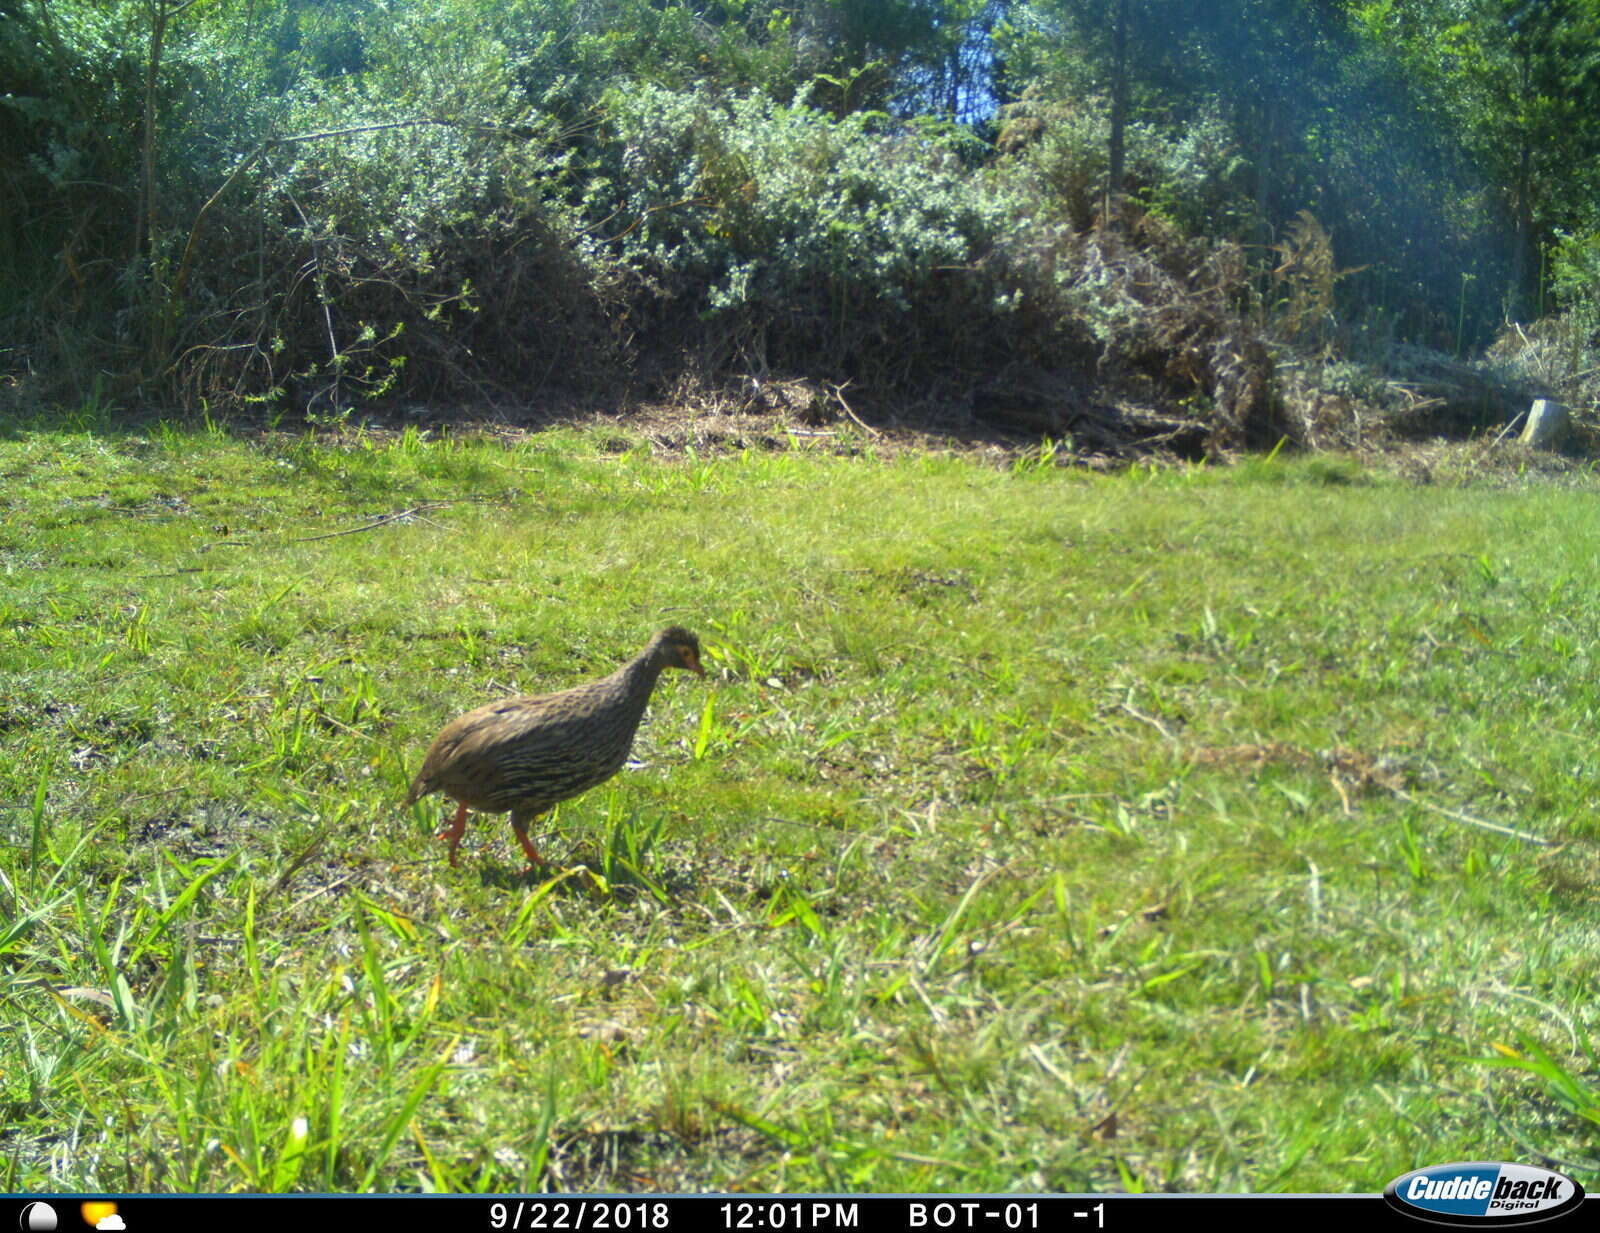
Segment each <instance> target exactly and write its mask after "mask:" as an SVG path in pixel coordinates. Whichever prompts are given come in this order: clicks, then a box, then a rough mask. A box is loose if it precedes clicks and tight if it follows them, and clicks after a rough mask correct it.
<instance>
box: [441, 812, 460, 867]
mask: <svg viewBox="0 0 1600 1233" xmlns="http://www.w3.org/2000/svg"><path fill="white" fill-rule="evenodd" d="M466 829H467V807H466V806H465V805H462V806H461V807H460V808H459V809H457V810H456V816H455V817H453V818H451V819H450V821H449V822H447V823H446V824H445V828H444V830H442V831H440V832H439V834H438V835H437V836H435V838H438V839H443V840H444V841H445V842H446V843H448V844H449V845H450V863H451V864H452V865H454V864H455V863H456V849H457V848H459V847H460V846H461V835H462V833H463V832H464V831H465V830H466Z"/></svg>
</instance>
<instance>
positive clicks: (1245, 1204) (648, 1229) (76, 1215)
mask: <svg viewBox="0 0 1600 1233" xmlns="http://www.w3.org/2000/svg"><path fill="white" fill-rule="evenodd" d="M1588 1202H1589V1200H1588V1199H1585V1200H1584V1202H1583V1206H1580V1207H1579V1208H1578V1209H1577V1210H1575V1211H1572V1212H1570V1213H1567V1214H1564V1215H1562V1216H1559V1217H1557V1218H1556V1219H1554V1220H1551V1221H1547V1222H1545V1223H1544V1224H1543V1225H1542V1226H1541V1227H1542V1228H1543V1229H1548V1230H1555V1229H1557V1228H1562V1227H1566V1226H1572V1227H1578V1226H1579V1225H1583V1224H1587V1223H1590V1222H1592V1221H1593V1217H1594V1213H1593V1212H1592V1211H1591V1212H1590V1216H1589V1218H1588V1220H1587V1221H1586V1219H1585V1217H1584V1216H1583V1211H1584V1209H1585V1207H1587V1204H1588ZM0 1209H4V1210H0V1233H8V1231H9V1230H13V1229H14V1230H18V1231H19V1233H90V1230H94V1231H95V1233H189V1231H190V1230H203V1231H205V1233H254V1231H255V1230H271V1231H272V1233H315V1231H320V1230H334V1231H335V1233H410V1231H412V1230H417V1231H419V1233H420V1231H423V1230H426V1231H427V1233H591V1231H594V1233H668V1231H669V1230H670V1231H676V1233H683V1231H685V1230H693V1231H695V1233H701V1231H705V1230H710V1231H715V1233H812V1231H813V1230H815V1231H817V1233H957V1231H959V1233H965V1231H966V1230H973V1229H977V1230H992V1231H993V1233H1032V1231H1033V1230H1050V1231H1052V1233H1056V1231H1061V1230H1066V1231H1069V1233H1075V1231H1079V1230H1081V1233H1100V1231H1101V1230H1106V1231H1107V1233H1139V1231H1143V1230H1160V1231H1161V1233H1169V1231H1181V1230H1185V1229H1188V1228H1195V1229H1199V1228H1203V1227H1206V1226H1212V1225H1215V1226H1216V1227H1218V1228H1221V1229H1225V1230H1226V1229H1266V1228H1272V1229H1286V1230H1289V1231H1290V1233H1312V1230H1315V1229H1323V1228H1327V1229H1341V1230H1344V1229H1354V1230H1356V1231H1357V1233H1373V1231H1374V1230H1381V1229H1408V1230H1412V1231H1413V1233H1422V1231H1423V1230H1425V1229H1426V1227H1427V1225H1426V1224H1425V1223H1424V1222H1422V1221H1419V1220H1417V1219H1415V1218H1412V1217H1408V1216H1406V1215H1404V1214H1402V1213H1399V1212H1396V1211H1395V1210H1393V1209H1392V1208H1391V1207H1390V1206H1389V1205H1387V1204H1386V1203H1385V1202H1384V1201H1383V1199H1382V1197H1381V1196H1379V1195H1259V1196H1238V1195H1126V1194H1117V1195H1015V1194H992V1195H933V1194H925V1195H748V1194H721V1195H660V1196H657V1195H589V1196H575V1195H62V1194H40V1195H9V1196H5V1197H4V1201H3V1203H0ZM1472 1223H1475V1224H1477V1225H1479V1226H1481V1225H1483V1224H1493V1223H1494V1222H1493V1221H1477V1222H1472ZM1462 1227H1471V1226H1470V1224H1469V1225H1466V1226H1462Z"/></svg>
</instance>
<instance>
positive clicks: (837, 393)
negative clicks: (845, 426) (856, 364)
mask: <svg viewBox="0 0 1600 1233" xmlns="http://www.w3.org/2000/svg"><path fill="white" fill-rule="evenodd" d="M849 384H850V383H849V382H848V381H846V382H845V383H844V385H849ZM844 385H836V386H834V387H833V396H834V397H835V398H837V399H838V400H839V405H840V406H841V407H843V408H844V413H845V414H846V415H848V416H849V417H850V418H851V419H852V420H854V421H855V424H856V427H858V428H860V429H861V430H862V431H863V432H865V433H868V434H870V435H871V436H874V437H878V436H882V435H883V434H882V433H880V432H879V431H878V430H877V429H876V428H874V427H873V426H872V425H871V424H869V423H867V422H866V421H865V420H863V419H862V418H861V417H860V416H859V415H857V414H856V413H855V411H853V410H852V409H851V407H850V404H849V403H847V402H846V401H845V400H844Z"/></svg>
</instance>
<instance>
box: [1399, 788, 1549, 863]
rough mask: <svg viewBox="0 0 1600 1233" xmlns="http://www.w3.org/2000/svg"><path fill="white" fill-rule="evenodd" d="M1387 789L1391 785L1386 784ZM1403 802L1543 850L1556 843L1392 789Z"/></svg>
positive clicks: (1403, 790)
mask: <svg viewBox="0 0 1600 1233" xmlns="http://www.w3.org/2000/svg"><path fill="white" fill-rule="evenodd" d="M1384 786H1385V787H1389V785H1387V784H1385V785H1384ZM1389 791H1391V792H1393V793H1394V794H1395V795H1396V796H1398V797H1399V798H1400V799H1401V800H1403V801H1406V802H1409V803H1410V804H1412V805H1420V806H1422V808H1424V809H1431V810H1432V811H1433V812H1434V813H1436V814H1440V815H1442V816H1443V817H1446V818H1450V819H1451V820H1452V821H1455V822H1465V823H1466V824H1467V825H1468V826H1478V827H1482V828H1483V829H1484V830H1486V831H1495V832H1496V833H1498V834H1501V835H1510V836H1511V837H1512V838H1513V839H1520V840H1522V841H1523V842H1524V843H1534V844H1538V845H1539V846H1540V847H1541V848H1553V847H1555V846H1556V842H1555V840H1553V839H1544V838H1541V837H1540V836H1538V835H1530V834H1529V833H1528V832H1527V831H1519V830H1515V829H1513V828H1512V827H1509V826H1501V825H1500V824H1499V823H1498V822H1485V821H1484V820H1483V819H1482V818H1474V817H1473V816H1472V815H1471V814H1470V813H1462V812H1461V811H1460V810H1459V809H1447V808H1445V807H1444V806H1443V805H1435V804H1434V803H1433V802H1432V801H1425V800H1423V799H1422V798H1421V797H1416V796H1412V795H1411V793H1409V792H1407V791H1406V790H1405V789H1404V788H1393V787H1390V788H1389Z"/></svg>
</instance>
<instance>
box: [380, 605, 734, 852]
mask: <svg viewBox="0 0 1600 1233" xmlns="http://www.w3.org/2000/svg"><path fill="white" fill-rule="evenodd" d="M666 668H683V669H686V670H687V671H690V672H694V673H698V674H699V675H701V676H704V675H705V669H703V668H702V667H701V666H700V640H699V639H698V638H696V637H695V636H694V635H693V634H692V633H690V632H689V631H688V630H686V629H683V628H681V627H680V626H676V625H674V626H673V627H671V628H670V629H664V630H662V631H661V632H660V633H659V634H657V635H656V636H655V637H654V638H652V639H651V640H650V645H649V646H647V647H645V649H644V650H643V651H641V652H640V653H639V655H638V656H637V657H636V658H634V659H632V660H630V661H629V662H628V663H626V664H624V665H623V666H622V667H620V668H618V669H617V670H616V671H615V672H613V673H612V674H611V675H610V676H608V677H606V678H605V679H604V680H599V681H592V682H590V683H589V684H587V685H577V686H574V687H573V688H572V689H565V690H562V691H561V692H560V693H555V694H544V695H541V696H539V697H521V698H506V699H504V700H502V701H500V702H491V703H489V705H487V706H480V707H479V708H478V709H477V710H475V711H468V712H467V713H466V714H465V715H463V716H461V717H460V718H459V719H455V720H452V721H451V722H450V723H448V724H446V725H445V727H444V730H443V731H441V732H440V733H439V735H438V736H437V737H435V738H434V741H433V744H432V745H431V746H430V747H429V749H428V754H427V757H426V758H424V759H423V762H422V770H421V771H420V772H419V773H418V775H417V777H416V779H415V780H414V781H413V782H412V784H411V791H410V793H409V794H408V795H407V796H406V801H405V803H406V804H407V805H408V806H409V805H413V804H415V803H416V802H417V801H419V800H421V799H422V798H423V797H425V796H427V795H429V794H430V793H433V792H443V793H444V794H445V795H446V796H448V797H452V798H453V799H454V800H455V801H456V802H457V804H458V806H459V807H458V808H457V810H456V814H455V817H454V818H452V819H451V821H450V823H449V824H448V825H447V826H446V827H445V829H444V830H442V831H440V832H439V838H441V839H443V840H445V841H446V842H447V843H448V844H449V845H450V863H451V864H452V865H453V864H455V863H456V848H457V847H458V846H460V843H461V835H462V832H463V831H465V830H466V826H467V811H468V810H469V809H475V810H477V811H478V812H479V813H504V812H506V811H507V810H508V809H509V810H510V811H511V827H512V829H513V830H514V831H515V832H516V835H517V841H518V842H519V843H520V844H521V845H522V850H523V851H524V852H525V853H527V856H528V860H529V861H530V862H532V863H533V864H536V865H537V864H543V863H544V862H543V858H542V857H541V856H540V855H539V853H538V851H537V850H536V849H535V848H534V846H533V842H532V841H531V840H530V839H529V838H528V824H529V823H530V822H532V821H533V820H534V819H535V818H537V817H538V816H539V815H540V814H542V813H545V812H546V811H547V810H549V809H550V808H551V807H552V806H554V805H556V804H557V803H558V802H560V801H564V800H567V799H568V798H570V797H574V796H577V795H578V794H579V793H580V792H587V791H588V790H589V789H590V788H592V787H594V786H595V785H596V784H599V783H603V782H604V781H605V780H607V779H610V778H611V776H613V775H615V774H616V773H617V772H618V771H619V770H621V769H622V764H623V763H624V762H626V761H627V760H628V751H629V750H630V749H632V748H633V736H634V733H635V732H637V731H638V729H639V721H640V719H642V718H643V717H644V708H645V705H646V704H647V703H648V702H649V701H650V693H651V691H652V690H654V689H655V685H656V680H657V678H658V677H660V675H661V673H662V670H663V669H666Z"/></svg>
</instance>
